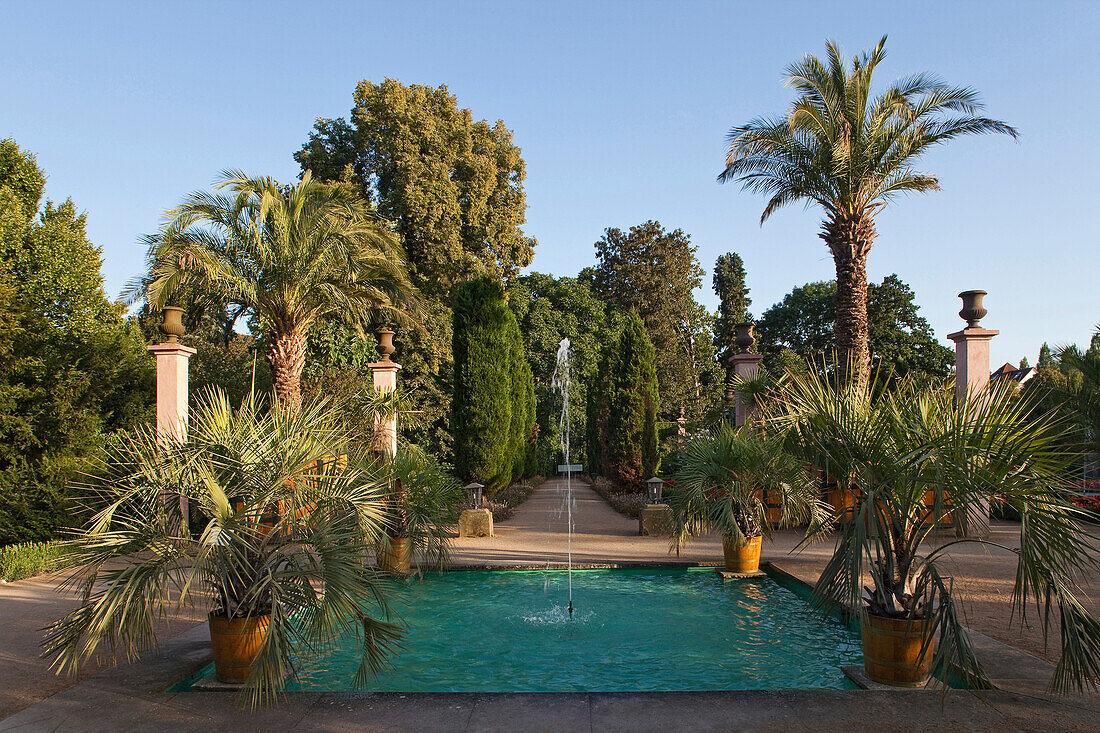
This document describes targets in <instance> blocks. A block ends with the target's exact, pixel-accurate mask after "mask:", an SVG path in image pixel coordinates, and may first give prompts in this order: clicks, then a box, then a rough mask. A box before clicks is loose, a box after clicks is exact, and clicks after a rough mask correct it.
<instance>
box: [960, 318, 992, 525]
mask: <svg viewBox="0 0 1100 733" xmlns="http://www.w3.org/2000/svg"><path fill="white" fill-rule="evenodd" d="M998 333H1000V331H991V330H989V329H986V328H978V327H977V326H968V327H967V328H964V329H963V330H961V331H956V332H955V333H952V334H948V335H947V338H949V339H951V340H952V341H954V342H955V399H956V400H958V401H962V400H965V399H966V398H967V396H968V395H976V394H979V393H981V392H984V391H985V389H986V388H987V387H988V386H989V342H990V341H992V340H993V337H994V336H996V335H997V334H998ZM962 523H963V526H964V529H963V534H964V536H967V537H980V538H987V537H989V502H988V501H979V502H975V503H974V506H972V507H971V508H970V511H968V512H967V514H966V516H965V517H963V522H962Z"/></svg>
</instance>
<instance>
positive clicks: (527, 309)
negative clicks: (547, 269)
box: [508, 272, 620, 473]
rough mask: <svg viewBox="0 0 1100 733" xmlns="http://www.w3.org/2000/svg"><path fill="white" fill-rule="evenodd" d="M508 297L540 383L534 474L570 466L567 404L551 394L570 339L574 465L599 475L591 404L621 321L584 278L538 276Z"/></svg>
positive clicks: (525, 280)
mask: <svg viewBox="0 0 1100 733" xmlns="http://www.w3.org/2000/svg"><path fill="white" fill-rule="evenodd" d="M508 292H509V297H508V307H509V308H511V309H512V312H513V313H515V315H516V320H517V321H519V327H520V331H521V333H522V334H523V342H524V347H525V348H526V351H527V361H528V362H529V363H530V364H531V369H532V372H533V374H534V382H535V404H536V405H537V412H536V419H535V421H536V424H537V426H538V427H537V430H538V438H537V440H536V443H535V455H534V456H533V457H532V461H533V466H532V467H531V469H530V470H529V473H539V472H553V470H554V469H555V467H556V466H557V464H559V463H562V462H563V461H564V456H563V455H562V454H561V427H560V424H559V421H560V418H561V408H562V400H561V395H559V394H558V393H557V392H556V391H555V390H553V389H552V388H551V381H552V378H553V375H554V366H555V363H556V359H555V356H556V354H557V351H558V344H559V342H560V341H561V340H562V339H563V338H568V339H569V341H570V343H571V349H572V360H571V362H570V369H571V372H572V384H571V388H570V391H569V402H570V426H569V431H570V435H571V441H570V442H571V446H570V457H571V460H572V462H573V463H580V464H582V465H584V466H585V468H586V469H590V470H594V471H595V470H598V468H597V467H596V466H595V465H594V464H593V463H592V461H591V460H590V459H589V458H588V452H587V450H586V438H585V435H586V428H585V425H586V417H585V416H586V412H587V410H586V404H587V398H588V394H589V392H590V390H591V385H592V383H593V380H595V379H596V378H597V375H598V370H597V366H598V362H599V352H600V345H601V344H602V343H606V341H607V339H609V338H614V337H616V336H617V329H615V328H614V326H609V325H608V324H609V323H610V322H614V321H616V320H618V319H619V318H620V316H619V315H618V314H612V315H611V316H610V317H609V315H608V313H607V308H606V307H605V305H604V303H603V302H602V301H601V300H600V299H599V298H597V297H596V295H595V293H593V292H592V287H591V285H590V283H589V282H588V281H587V280H585V279H583V278H572V277H563V278H554V277H552V276H550V275H544V274H542V273H537V272H535V273H531V274H530V275H524V276H523V277H520V278H518V279H517V280H516V281H515V282H513V283H512V284H511V286H510V287H509V291H508ZM609 334H610V335H609Z"/></svg>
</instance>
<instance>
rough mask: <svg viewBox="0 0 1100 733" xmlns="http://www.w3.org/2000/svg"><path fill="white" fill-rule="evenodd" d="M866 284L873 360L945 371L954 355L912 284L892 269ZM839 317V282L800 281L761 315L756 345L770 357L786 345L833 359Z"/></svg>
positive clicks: (897, 367) (905, 368)
mask: <svg viewBox="0 0 1100 733" xmlns="http://www.w3.org/2000/svg"><path fill="white" fill-rule="evenodd" d="M867 290H868V294H867V311H868V325H869V329H868V330H869V334H870V339H871V340H870V353H871V358H872V360H873V361H874V362H876V363H878V364H881V365H883V367H884V368H887V369H893V370H894V371H895V373H896V374H898V375H901V374H906V373H908V372H922V373H925V374H931V375H934V376H944V375H946V374H947V371H948V369H949V367H950V365H951V364H952V363H953V359H954V357H953V355H952V353H951V351H950V349H947V348H945V347H943V346H942V345H940V344H939V342H937V341H936V340H935V337H934V335H933V333H932V328H931V326H929V325H928V321H926V320H925V319H924V318H923V317H921V315H920V309H919V307H918V306H917V304H916V303H915V302H914V298H915V296H914V293H913V291H912V289H911V288H910V287H909V286H908V285H906V284H905V283H904V282H902V281H901V279H900V278H898V276H897V275H889V276H888V277H886V278H883V281H882V282H881V283H877V284H876V283H870V284H869V286H868V289H867ZM835 322H836V283H835V282H833V281H829V282H816V283H807V284H806V285H801V286H799V287H797V288H795V289H794V290H792V291H791V292H790V293H788V294H787V295H786V296H784V298H783V301H782V302H781V303H777V304H776V305H773V306H772V307H771V308H769V309H768V310H766V311H764V314H763V315H762V316H761V317H760V319H759V320H758V321H757V324H756V335H757V337H758V339H759V346H758V348H759V349H760V351H761V353H763V354H765V355H767V356H768V357H769V359H768V363H770V362H771V361H772V359H773V358H774V356H775V355H776V354H778V353H779V352H780V351H781V350H782V349H785V348H786V349H791V350H793V351H794V352H795V353H796V354H799V355H800V356H802V357H806V358H813V359H815V360H818V361H820V360H822V359H824V360H827V361H830V362H831V361H832V358H833V355H834V352H835V351H836V350H837V347H838V344H837V340H836V337H835V331H834V324H835Z"/></svg>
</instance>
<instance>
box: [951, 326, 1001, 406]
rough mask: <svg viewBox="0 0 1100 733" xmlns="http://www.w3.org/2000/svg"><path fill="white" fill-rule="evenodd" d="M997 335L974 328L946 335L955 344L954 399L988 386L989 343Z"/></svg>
mask: <svg viewBox="0 0 1100 733" xmlns="http://www.w3.org/2000/svg"><path fill="white" fill-rule="evenodd" d="M999 333H1000V331H990V330H989V329H986V328H978V327H976V326H975V327H973V328H964V329H963V330H961V331H956V332H955V333H952V334H948V336H947V338H949V339H951V340H952V341H954V342H955V399H959V400H961V399H964V398H965V397H966V395H967V393H974V392H979V391H981V390H984V389H985V388H986V387H987V386H988V385H989V342H990V341H992V340H993V337H994V336H996V335H997V334H999Z"/></svg>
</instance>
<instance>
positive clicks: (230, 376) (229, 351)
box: [184, 334, 315, 405]
mask: <svg viewBox="0 0 1100 733" xmlns="http://www.w3.org/2000/svg"><path fill="white" fill-rule="evenodd" d="M184 342H185V343H187V344H188V345H189V346H193V347H194V348H195V349H196V353H195V355H194V356H192V357H191V362H190V364H188V370H189V374H188V380H187V381H188V388H189V391H190V393H191V395H192V397H194V396H197V395H198V394H199V393H201V392H203V391H206V390H208V389H209V388H211V387H218V388H220V389H221V390H222V391H224V392H225V394H226V397H228V398H229V401H230V404H233V405H240V404H241V402H242V401H243V400H244V399H245V398H246V397H247V396H248V395H249V394H251V393H252V391H253V380H252V376H253V370H255V376H256V379H255V393H256V394H257V395H266V394H268V393H269V392H271V367H270V366H268V363H267V359H264V358H263V344H262V343H260V342H259V341H258V340H257V339H255V338H253V337H252V336H249V335H247V334H243V335H242V334H233V335H232V336H230V338H229V343H224V342H222V341H220V340H210V339H204V338H200V337H195V338H188V337H186V336H185V337H184ZM307 364H308V365H309V366H315V364H314V363H313V362H307Z"/></svg>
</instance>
